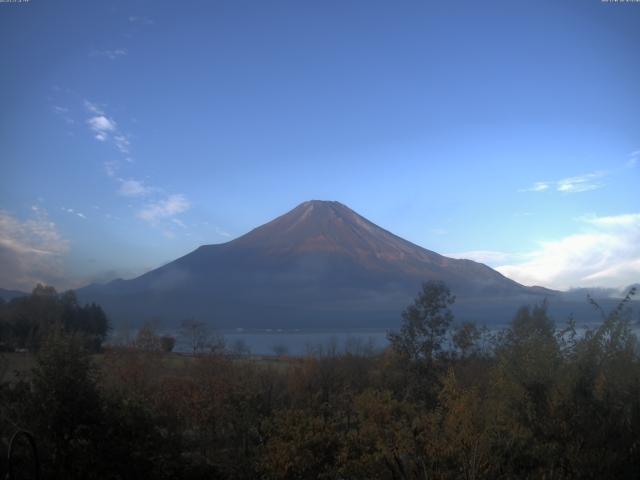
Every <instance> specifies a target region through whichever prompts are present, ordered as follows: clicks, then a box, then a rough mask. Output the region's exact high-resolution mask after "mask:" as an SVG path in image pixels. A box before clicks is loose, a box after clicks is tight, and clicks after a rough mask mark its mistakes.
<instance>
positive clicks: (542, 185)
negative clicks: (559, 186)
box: [519, 182, 550, 192]
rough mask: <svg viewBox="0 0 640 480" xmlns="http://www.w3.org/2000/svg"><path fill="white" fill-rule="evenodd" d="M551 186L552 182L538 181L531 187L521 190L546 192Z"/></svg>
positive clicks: (521, 190)
mask: <svg viewBox="0 0 640 480" xmlns="http://www.w3.org/2000/svg"><path fill="white" fill-rule="evenodd" d="M549 186H550V182H536V183H534V184H533V185H532V186H530V187H529V188H522V189H520V190H519V191H520V192H544V191H545V190H548V189H549Z"/></svg>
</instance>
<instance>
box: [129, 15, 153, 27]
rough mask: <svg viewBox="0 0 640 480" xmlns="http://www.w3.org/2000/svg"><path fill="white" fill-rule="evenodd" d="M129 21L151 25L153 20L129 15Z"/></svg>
mask: <svg viewBox="0 0 640 480" xmlns="http://www.w3.org/2000/svg"><path fill="white" fill-rule="evenodd" d="M129 23H139V24H141V25H153V24H154V23H155V22H154V21H153V20H152V19H150V18H149V17H138V16H134V15H131V16H130V17H129Z"/></svg>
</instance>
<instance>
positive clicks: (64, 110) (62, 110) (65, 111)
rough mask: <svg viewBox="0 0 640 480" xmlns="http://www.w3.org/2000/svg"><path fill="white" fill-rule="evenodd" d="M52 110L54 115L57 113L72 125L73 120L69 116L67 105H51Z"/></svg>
mask: <svg viewBox="0 0 640 480" xmlns="http://www.w3.org/2000/svg"><path fill="white" fill-rule="evenodd" d="M52 108H53V111H54V112H55V113H56V115H59V116H60V117H61V118H62V119H64V121H65V122H67V123H68V124H69V125H73V124H74V123H75V121H74V120H73V119H72V118H71V117H70V116H69V109H68V108H67V107H61V106H60V105H53V107H52Z"/></svg>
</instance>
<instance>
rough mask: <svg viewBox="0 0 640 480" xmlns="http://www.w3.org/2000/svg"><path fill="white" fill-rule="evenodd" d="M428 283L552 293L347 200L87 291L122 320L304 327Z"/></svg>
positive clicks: (337, 319) (503, 294) (341, 320)
mask: <svg viewBox="0 0 640 480" xmlns="http://www.w3.org/2000/svg"><path fill="white" fill-rule="evenodd" d="M426 280H441V281H444V282H445V283H446V284H447V285H449V287H450V288H451V289H452V290H453V291H454V293H455V294H456V295H458V296H459V297H463V298H484V299H502V298H512V299H515V298H518V299H519V300H521V299H522V297H536V298H539V297H540V296H541V295H544V294H548V293H552V292H550V291H541V290H540V289H536V288H528V287H524V286H523V285H520V284H518V283H517V282H514V281H513V280H510V279H508V278H506V277H505V276H503V275H501V274H500V273H498V272H496V271H495V270H493V269H491V268H489V267H487V266H486V265H483V264H480V263H477V262H473V261H471V260H459V259H452V258H448V257H445V256H442V255H439V254H437V253H435V252H432V251H430V250H427V249H424V248H422V247H419V246H417V245H415V244H413V243H411V242H408V241H406V240H404V239H402V238H400V237H398V236H396V235H394V234H392V233H390V232H388V231H386V230H384V229H382V228H380V227H378V226H377V225H375V224H374V223H372V222H370V221H369V220H367V219H365V218H364V217H362V216H360V215H358V214H357V213H355V212H354V211H353V210H351V209H349V208H348V207H346V206H345V205H342V204H341V203H338V202H325V201H309V202H305V203H302V204H301V205H299V206H297V207H296V208H294V209H293V210H291V211H290V212H288V213H286V214H284V215H282V216H280V217H278V218H276V219H275V220H273V221H271V222H269V223H266V224H264V225H262V226H260V227H258V228H256V229H254V230H252V231H250V232H249V233H247V234H245V235H243V236H241V237H239V238H237V239H235V240H232V241H230V242H227V243H224V244H218V245H204V246H201V247H199V248H198V249H196V250H195V251H193V252H191V253H189V254H188V255H185V256H184V257H181V258H179V259H177V260H175V261H173V262H171V263H169V264H167V265H164V266H162V267H160V268H158V269H155V270H153V271H150V272H148V273H146V274H144V275H142V276H140V277H138V278H135V279H132V280H117V281H114V282H111V283H109V284H107V285H103V286H98V285H92V286H89V287H85V288H84V289H80V290H79V291H78V294H79V296H80V297H81V298H82V299H83V300H92V301H97V302H99V303H101V304H102V305H103V306H104V307H105V308H106V310H107V312H108V313H110V314H111V315H112V316H115V317H116V319H118V318H130V319H131V320H134V321H140V320H144V319H146V318H149V317H163V318H165V319H166V320H168V321H178V320H180V319H181V318H184V317H187V316H198V317H201V318H206V319H210V320H211V321H212V322H214V323H216V324H217V325H219V326H224V327H234V326H235V327H291V326H294V327H298V328H300V327H308V326H314V327H318V326H328V325H329V324H331V325H333V326H335V325H345V324H348V325H371V324H372V323H379V322H380V321H382V319H384V318H388V316H389V315H391V314H392V313H393V315H394V317H393V318H394V319H395V318H397V315H398V312H399V310H401V309H402V307H404V306H406V304H407V302H408V301H409V300H410V299H411V298H412V297H413V296H414V294H415V292H417V290H418V288H419V286H420V283H421V282H423V281H426Z"/></svg>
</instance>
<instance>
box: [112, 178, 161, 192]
mask: <svg viewBox="0 0 640 480" xmlns="http://www.w3.org/2000/svg"><path fill="white" fill-rule="evenodd" d="M118 180H119V182H120V188H119V189H118V194H119V195H122V196H124V197H145V196H147V195H149V194H150V193H152V192H153V191H154V188H153V187H150V186H148V185H145V184H144V182H143V181H141V180H134V179H132V178H129V179H124V178H119V179H118Z"/></svg>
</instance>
